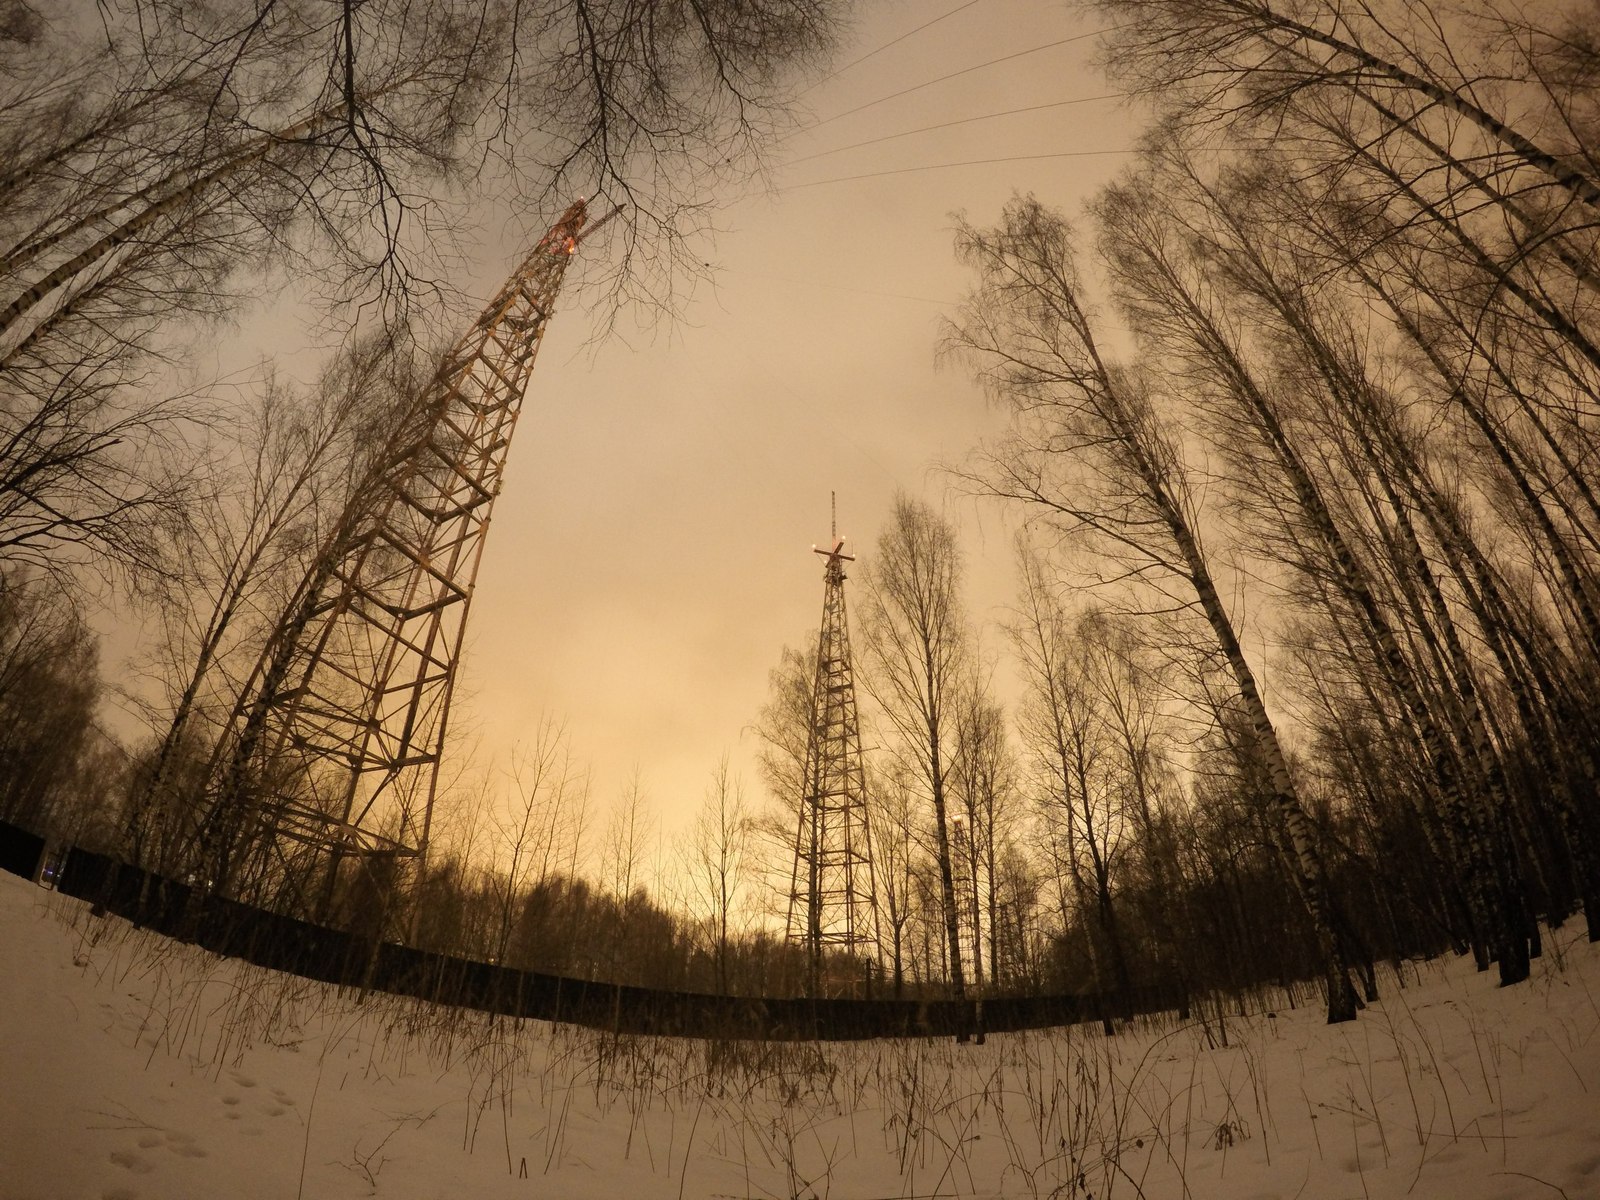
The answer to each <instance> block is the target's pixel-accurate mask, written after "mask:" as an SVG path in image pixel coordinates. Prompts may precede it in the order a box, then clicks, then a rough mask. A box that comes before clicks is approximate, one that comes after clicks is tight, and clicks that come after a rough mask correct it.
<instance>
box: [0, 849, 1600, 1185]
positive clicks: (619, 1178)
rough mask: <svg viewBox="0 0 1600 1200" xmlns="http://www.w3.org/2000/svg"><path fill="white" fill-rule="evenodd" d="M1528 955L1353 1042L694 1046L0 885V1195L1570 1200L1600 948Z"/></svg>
mask: <svg viewBox="0 0 1600 1200" xmlns="http://www.w3.org/2000/svg"><path fill="white" fill-rule="evenodd" d="M1546 945H1547V947H1548V949H1547V953H1546V957H1545V959H1544V960H1543V961H1542V962H1540V963H1537V964H1536V969H1535V976H1534V979H1533V980H1532V981H1531V982H1530V983H1529V984H1526V985H1522V986H1519V987H1517V988H1512V989H1506V990H1500V989H1497V988H1496V987H1495V986H1494V979H1493V975H1492V973H1491V974H1489V975H1478V974H1476V973H1474V972H1473V970H1472V968H1471V963H1470V962H1469V961H1457V962H1450V963H1446V964H1423V965H1420V966H1415V967H1414V966H1411V965H1409V964H1408V965H1407V966H1406V967H1405V968H1403V974H1404V982H1405V985H1406V986H1404V987H1403V988H1402V987H1400V986H1397V983H1398V981H1397V978H1396V976H1395V974H1394V973H1393V972H1391V971H1387V970H1385V971H1384V972H1382V973H1381V976H1380V981H1379V982H1380V986H1381V987H1382V988H1383V989H1384V997H1383V999H1382V1000H1381V1001H1380V1002H1379V1003H1377V1004H1374V1005H1372V1006H1371V1007H1369V1008H1368V1009H1367V1010H1365V1011H1364V1012H1363V1013H1362V1015H1361V1018H1360V1019H1359V1020H1358V1021H1357V1022H1355V1023H1354V1024H1352V1025H1342V1026H1334V1027H1329V1026H1327V1025H1325V1024H1323V1023H1322V1018H1321V1013H1320V1011H1319V1010H1318V1009H1317V1007H1316V1005H1315V1003H1314V1002H1311V1006H1310V1007H1306V1006H1305V1002H1310V1001H1311V998H1310V993H1309V989H1307V990H1306V992H1305V996H1304V1001H1305V1002H1303V1003H1302V1005H1301V1007H1299V1008H1296V1009H1293V1010H1290V1009H1287V1008H1283V1009H1276V1010H1273V1011H1272V1012H1271V1013H1270V1014H1269V1012H1267V1011H1253V1012H1252V1013H1251V1014H1250V1015H1248V1016H1239V1015H1237V1007H1236V1006H1230V1007H1229V1011H1227V1013H1226V1015H1221V1014H1218V1013H1217V1012H1215V1011H1212V1012H1209V1013H1208V1014H1207V1019H1206V1020H1204V1021H1200V1020H1195V1021H1190V1022H1185V1023H1182V1024H1180V1023H1178V1022H1177V1021H1176V1020H1175V1019H1172V1018H1170V1017H1169V1018H1167V1019H1164V1020H1157V1021H1151V1022H1140V1023H1138V1024H1136V1025H1135V1026H1134V1027H1132V1028H1130V1029H1128V1030H1126V1031H1124V1032H1122V1033H1119V1035H1118V1036H1117V1037H1115V1038H1111V1039H1108V1038H1105V1037H1104V1036H1102V1035H1101V1033H1100V1031H1099V1028H1098V1026H1079V1027H1075V1028H1072V1029H1065V1030H1058V1031H1053V1032H1049V1033H1039V1034H1007V1035H998V1036H995V1037H991V1038H990V1039H989V1040H988V1042H987V1044H985V1045H982V1046H956V1045H954V1044H952V1043H950V1042H947V1041H937V1042H918V1041H890V1042H873V1043H861V1044H835V1045H829V1044H822V1045H813V1044H774V1043H741V1042H733V1043H708V1042H700V1041H685V1040H673V1039H651V1038H633V1037H620V1038H619V1037H614V1036H611V1035H608V1034H604V1033H598V1032H595V1031H590V1030H583V1029H578V1028H574V1027H570V1026H562V1027H552V1026H551V1025H549V1024H547V1023H544V1022H533V1021H523V1022H517V1021H510V1020H507V1019H504V1018H492V1017H489V1016H486V1015H484V1014H479V1013H471V1012H464V1011H460V1010H451V1009H445V1008H440V1007H438V1006H434V1005H428V1004H424V1003H420V1002H417V1001H414V1000H409V999H401V998H396V997H389V996H376V995H375V996H369V997H367V998H366V999H365V1001H364V1002H363V1001H362V999H361V997H359V995H357V994H356V993H355V992H353V991H348V990H341V989H337V988H332V987H327V986H325V985H322V984H315V983H310V982H308V981H305V980H300V979H296V978H294V977H291V976H284V975H280V974H276V973H273V972H268V971H264V970H260V969H258V968H254V967H250V966H247V965H244V964H241V963H238V962H236V961H232V960H222V959H218V958H216V957H215V956H213V955H209V954H207V953H205V952H203V951H200V950H197V949H195V948H193V947H187V946H182V945H179V944H176V943H173V942H170V941H167V940H164V939H161V938H158V937H154V936H151V935H149V934H146V933H143V932H140V931H136V930H133V929H132V928H131V927H130V926H128V925H127V924H126V923H125V922H123V921H120V920H118V919H116V918H106V919H104V920H97V919H95V918H92V917H90V916H89V915H88V911H87V907H86V906H84V905H82V904H81V903H79V902H77V901H71V900H68V899H66V898H63V897H60V896H56V895H54V894H52V893H48V892H45V891H42V890H40V889H38V888H35V887H33V886H32V885H30V884H28V883H27V882H26V881H24V880H20V879H17V878H15V877H12V876H0V1031H3V1036H0V1198H3V1200H188V1198H191V1197H193V1198H195V1200H200V1198H205V1200H210V1198H213V1197H216V1198H223V1197H230V1198H231V1197H240V1198H249V1197H262V1198H269V1197H270V1198H273V1200H280V1198H295V1200H324V1198H329V1200H339V1198H343V1197H365V1196H382V1197H394V1198H411V1197H415V1198H418V1200H444V1198H447V1197H460V1196H472V1197H475V1198H476V1197H529V1198H531V1197H622V1198H624V1200H646V1198H650V1197H673V1198H676V1197H781V1198H789V1200H793V1198H798V1197H815V1198H817V1200H824V1198H826V1200H877V1198H880V1197H882V1198H887V1197H916V1198H919V1200H921V1198H932V1197H941V1198H944V1197H994V1196H1006V1197H1013V1196H1015V1197H1043V1196H1051V1197H1060V1198H1063V1200H1090V1198H1091V1197H1092V1198H1093V1200H1116V1198H1118V1197H1141V1196H1142V1197H1149V1198H1151V1200H1166V1198H1168V1197H1171V1198H1173V1200H1180V1198H1188V1197H1193V1198H1195V1200H1204V1198H1210V1197H1218V1198H1221V1197H1227V1198H1228V1200H1290V1198H1292V1197H1293V1198H1299V1200H1346V1198H1349V1200H1378V1198H1380V1197H1401V1196H1414V1197H1436V1196H1437V1197H1448V1198H1449V1200H1521V1198H1522V1197H1530V1198H1531V1197H1544V1198H1548V1200H1560V1198H1561V1197H1566V1198H1567V1200H1580V1198H1586V1197H1596V1196H1600V947H1592V946H1589V945H1587V944H1586V943H1584V942H1583V941H1582V940H1581V935H1580V934H1579V933H1578V932H1577V931H1576V928H1575V926H1569V927H1568V928H1567V929H1565V930H1561V931H1557V932H1555V933H1553V934H1552V935H1551V936H1550V937H1549V938H1548V939H1547V942H1546ZM1283 999H1284V997H1282V996H1281V994H1278V995H1275V996H1274V997H1273V998H1272V1003H1274V1004H1276V1003H1280V1002H1281V1001H1282V1000H1283ZM1224 1041H1225V1044H1224Z"/></svg>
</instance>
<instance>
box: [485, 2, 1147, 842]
mask: <svg viewBox="0 0 1600 1200" xmlns="http://www.w3.org/2000/svg"><path fill="white" fill-rule="evenodd" d="M862 7H863V12H862V14H861V19H860V22H859V24H858V26H857V28H856V29H855V30H854V31H853V33H852V35H851V37H850V38H849V40H848V41H847V43H846V45H845V46H844V48H843V49H842V51H841V53H840V55H839V57H838V59H837V63H836V66H838V67H839V68H842V69H839V70H838V71H837V74H835V75H834V76H833V77H831V78H828V79H826V80H824V81H823V82H822V83H820V84H818V85H816V86H814V87H813V88H812V89H811V90H809V91H808V92H807V93H806V94H805V95H804V97H803V104H804V107H805V110H806V111H805V113H804V114H803V120H805V121H808V122H814V124H811V125H810V126H809V128H807V129H805V130H804V131H803V132H801V133H799V134H797V135H795V136H792V137H790V138H788V139H787V140H786V141H785V142H784V143H783V145H782V146H780V147H779V148H778V151H777V153H776V154H775V155H774V163H775V166H776V168H777V169H776V171H775V173H774V175H773V179H772V183H773V188H774V190H773V191H771V192H761V193H759V194H753V195H749V196H747V197H745V198H742V199H740V198H738V197H732V198H730V203H729V204H728V205H727V207H726V208H725V209H724V211H723V213H722V216H721V218H720V225H721V226H722V228H723V229H724V230H725V232H724V233H723V234H721V235H720V236H719V237H718V239H717V241H716V243H715V244H714V245H710V246H707V247H706V258H707V259H708V260H709V261H711V262H712V263H713V264H714V265H715V266H716V268H717V272H716V281H715V284H714V286H712V287H707V288H704V289H702V290H701V292H700V293H698V294H697V295H696V296H695V298H694V300H693V301H692V302H691V303H690V304H689V305H688V307H687V309H686V311H685V314H684V317H683V320H682V321H681V322H679V323H678V324H676V325H675V326H674V327H673V328H672V329H671V330H670V331H667V332H663V333H661V334H659V335H658V336H657V337H656V338H655V340H654V341H650V340H640V339H629V340H628V341H622V340H612V341H610V342H608V343H606V344H604V345H603V346H601V347H600V349H599V351H598V353H596V352H594V351H593V350H592V349H586V348H585V345H584V343H585V342H586V341H587V340H588V338H589V337H590V334H591V332H592V327H591V325H590V323H589V319H588V317H587V316H586V314H585V313H584V312H583V310H582V306H581V305H580V304H578V303H575V302H574V301H573V298H572V297H568V298H566V299H567V301H568V302H567V303H566V304H565V305H564V306H563V310H562V311H561V312H560V313H559V315H558V316H557V318H556V320H555V321H554V323H553V324H552V326H551V329H550V331H549V334H548V335H547V337H546V340H545V344H544V348H543V350H542V351H541V358H540V361H539V364H538V367H537V369H536V371H535V374H534V380H533V384H532V387H531V389H530V392H529V395H528V401H527V405H526V407H525V408H524V411H523V417H522V420H521V423H520V424H519V427H518V435H517V438H518V444H517V445H515V446H514V447H513V448H512V451H511V457H510V462H509V467H508V471H507V481H506V486H505V490H504V492H503V494H502V496H501V498H500V501H499V504H498V507H497V509H496V511H495V516H494V526H493V531H492V534H491V536H490V539H489V543H488V548H487V551H486V554H485V557H484V561H483V566H482V569H481V572H480V575H479V579H478V591H477V596H476V599H475V601H474V608H473V613H472V620H471V626H470V629H469V634H468V638H469V647H470V649H469V657H468V659H467V661H466V664H465V672H466V673H465V676H464V678H463V679H462V681H461V687H460V689H459V690H458V692H457V695H458V697H459V698H460V699H459V700H458V709H457V717H456V718H455V720H456V721H457V722H459V723H460V724H459V725H458V728H459V727H470V728H471V729H473V730H474V731H475V737H476V740H477V743H478V748H477V751H476V756H477V760H478V762H479V763H480V764H482V765H485V766H488V767H490V768H491V769H493V768H495V766H496V764H500V766H501V767H502V768H503V765H504V763H505V761H506V759H507V756H508V755H509V754H510V753H511V751H512V750H513V748H514V747H515V744H516V742H517V740H518V738H519V737H526V736H528V734H529V732H530V731H531V728H532V727H533V726H534V725H536V724H537V723H538V721H539V720H540V719H541V718H542V717H544V716H546V715H548V716H551V717H554V718H556V719H557V720H564V721H565V722H566V726H567V729H568V732H569V734H570V737H571V740H572V747H573V750H574V752H575V754H576V756H577V757H578V758H579V759H580V760H582V761H583V762H584V763H586V764H587V765H588V766H589V767H590V768H591V770H592V780H593V789H594V790H593V803H594V805H595V806H596V809H597V810H598V812H602V813H603V811H604V810H606V809H608V808H609V807H610V806H611V805H612V804H613V803H614V802H615V800H616V798H617V796H618V794H619V793H620V792H621V790H622V789H623V787H624V785H625V784H626V783H627V781H628V779H629V777H630V776H631V775H632V774H633V772H634V770H635V768H637V770H638V772H639V774H640V777H641V779H642V782H643V784H644V787H645V790H646V792H647V794H648V796H649V798H650V801H651V803H652V806H653V808H654V810H655V811H656V813H657V814H659V816H660V819H661V824H662V827H663V829H664V831H665V832H667V833H669V834H670V833H671V832H673V831H674V830H676V829H679V828H681V827H682V826H683V824H684V823H685V822H686V821H687V820H688V816H689V814H690V813H691V812H692V811H693V809H694V808H695V807H696V805H698V803H699V802H700V800H701V798H702V796H703V794H704V792H705V790H706V785H707V782H708V780H709V777H710V774H711V771H712V769H713V768H714V766H715V765H716V763H717V760H718V759H719V758H720V756H721V755H722V754H723V753H724V752H726V753H728V754H729V755H730V757H731V759H732V763H733V766H734V768H735V770H736V771H738V772H739V773H741V774H742V775H743V777H744V780H745V784H746V788H747V792H748V793H749V794H750V795H751V796H752V798H759V797H760V786H759V782H758V779H757V776H756V773H755V770H754V766H753V754H754V750H755V737H754V734H753V733H752V732H751V731H750V729H749V726H750V725H751V723H752V722H753V721H754V720H755V718H756V715H757V713H758V711H759V709H760V707H761V705H762V703H763V701H764V699H765V697H766V694H767V675H768V671H769V670H770V669H771V668H772V667H773V666H774V665H775V664H776V663H777V662H778V659H779V656H780V652H781V650H782V648H783V646H784V645H785V644H786V643H788V644H794V645H799V644H800V642H801V639H802V638H803V637H804V636H805V635H806V633H807V631H808V630H811V629H813V628H815V626H816V624H817V622H818V620H819V619H820V614H821V605H822V569H821V560H820V559H819V558H818V557H817V556H815V555H813V554H812V553H811V547H812V545H813V544H814V543H819V542H822V541H824V540H825V539H826V537H827V535H828V521H829V509H828V505H829V493H830V491H834V492H837V493H838V505H839V522H840V532H842V533H844V534H846V535H847V536H848V537H849V539H850V543H851V545H852V546H853V548H854V549H855V550H856V551H857V552H858V553H861V554H862V555H863V556H865V555H868V554H870V551H871V546H872V544H873V542H874V540H875V539H876V537H877V535H878V533H879V531H880V529H881V528H882V527H883V525H884V523H885V521H886V519H887V515H888V513H889V510H890V506H891V504H892V501H893V497H894V495H895V493H896V491H897V490H904V491H906V492H909V493H911V494H913V495H917V496H921V497H924V498H926V499H928V500H930V501H931V502H933V503H936V504H947V505H948V506H949V511H950V513H951V515H952V516H953V517H955V518H956V519H957V520H958V521H959V523H960V526H961V528H962V531H963V538H964V548H965V552H966V554H967V562H968V569H969V587H968V599H969V603H970V608H971V611H972V614H973V616H974V617H975V618H976V619H977V620H978V621H979V622H980V623H989V622H992V621H993V620H994V619H995V618H996V617H998V616H999V615H1001V613H1000V609H1001V607H1002V606H1004V605H1005V604H1007V603H1009V601H1010V599H1011V593H1012V586H1013V585H1012V573H1011V534H1010V531H1009V528H1008V525H1007V520H1006V518H1005V516H1004V514H1002V513H1001V512H999V511H998V510H996V509H994V508H992V507H979V506H977V505H975V504H974V502H972V501H970V500H964V499H962V498H960V497H958V496H947V486H946V482H945V480H944V479H943V478H942V477H941V475H940V474H939V472H938V469H937V467H938V464H939V463H941V462H952V461H958V460H959V459H960V458H961V456H962V455H963V454H964V453H965V452H966V451H967V450H968V449H969V448H970V447H971V446H972V445H973V444H974V443H975V442H976V441H977V440H978V439H979V438H980V437H982V436H983V435H984V433H985V431H986V430H993V429H994V428H995V426H996V420H997V418H996V415H995V414H994V413H992V412H990V411H988V410H987V409H986V407H985V404H984V401H983V398H982V396H981V395H980V393H979V391H978V389H977V388H976V387H975V386H974V385H973V384H972V382H971V381H970V380H969V379H968V378H967V377H966V376H965V374H964V373H963V372H962V370H961V369H960V368H958V367H955V366H949V367H945V368H943V369H940V368H937V367H936V365H935V361H934V359H935V347H936V344H937V340H938V333H939V323H940V321H941V319H942V318H943V317H944V316H945V315H947V314H949V313H950V312H951V311H952V310H953V307H954V305H955V303H956V301H957V300H958V299H959V297H960V296H961V294H962V292H963V290H964V288H965V287H966V279H965V276H964V272H963V271H962V270H961V269H960V268H959V267H958V266H957V265H956V263H955V261H954V256H953V252H952V226H953V220H952V214H953V213H955V212H957V211H964V212H965V213H967V214H968V215H969V217H970V218H971V219H972V220H974V221H976V222H979V223H991V222H993V221H994V220H996V219H997V218H998V216H999V213H1000V210H1001V207H1002V205H1003V204H1004V203H1005V201H1006V199H1007V198H1008V197H1009V196H1010V195H1011V194H1012V193H1013V192H1029V191H1032V192H1034V193H1036V194H1037V195H1039V196H1040V197H1041V198H1042V199H1044V200H1046V201H1047V202H1049V203H1052V204H1055V205H1058V206H1060V207H1063V208H1065V209H1067V210H1068V211H1072V210H1074V209H1075V208H1076V207H1077V206H1078V205H1079V204H1081V202H1082V201H1083V200H1084V199H1085V198H1086V197H1088V196H1089V195H1090V194H1091V193H1092V192H1093V191H1094V189H1095V188H1096V187H1098V186H1099V185H1100V184H1101V183H1103V182H1105V181H1107V180H1108V179H1110V178H1111V177H1112V176H1113V175H1114V174H1115V172H1116V171H1118V170H1119V169H1120V168H1121V167H1122V166H1124V165H1125V164H1126V163H1127V161H1128V156H1127V154H1126V150H1127V148H1128V147H1129V146H1130V144H1131V142H1132V139H1133V134H1132V132H1131V129H1132V127H1133V120H1132V117H1131V116H1130V114H1129V112H1128V111H1127V110H1126V109H1125V108H1124V107H1123V106H1122V104H1121V103H1120V102H1119V101H1117V100H1115V99H1106V98H1104V97H1105V95H1106V93H1107V92H1109V91H1111V90H1112V89H1111V88H1110V87H1109V86H1108V85H1107V83H1106V82H1105V80H1104V78H1103V77H1102V76H1101V74H1100V73H1099V71H1098V70H1097V68H1096V67H1095V66H1094V61H1093V59H1094V53H1095V50H1094V47H1095V42H1094V39H1093V37H1092V36H1083V35H1086V34H1092V32H1093V30H1094V29H1095V28H1096V25H1095V23H1094V21H1095V19H1094V18H1093V17H1092V16H1088V15H1084V14H1081V13H1079V12H1077V11H1075V10H1073V9H1071V8H1068V7H1067V6H1065V5H1062V4H1057V3H1038V2H1037V0H972V2H971V3H962V2H961V0H941V2H940V3H938V4H933V3H926V2H920V0H919V2H917V3H909V2H907V3H882V2H879V3H872V4H866V5H863V6H862ZM941 14H946V15H943V16H942V17H941ZM930 22H931V23H930ZM922 26H925V27H923V28H919V27H922ZM896 39H900V40H898V41H897V40H896ZM856 60H861V61H856ZM852 64H853V65H852ZM986 64H988V65H986ZM897 93H901V94H898V95H897ZM1018 109H1021V110H1028V111H1022V112H1010V113H1009V115H992V114H1002V113H1008V110H1018ZM852 110H853V111H852ZM930 126H943V127H942V128H926V127H930ZM914 130H916V131H920V132H915V133H910V132H909V131H914ZM902 133H907V134H908V135H907V136H903V137H902V136H895V135H898V134H902ZM866 142H870V143H871V144H868V145H860V144H859V143H866ZM951 164H960V165H951ZM597 241H598V239H597ZM520 253H521V250H520V249H519V248H517V247H515V246H513V245H511V244H509V243H508V244H507V245H506V246H505V247H504V250H503V254H502V255H501V257H499V258H498V260H490V261H486V263H485V265H484V266H483V268H482V269H483V270H484V272H485V278H486V280H489V282H488V283H486V289H487V288H492V287H493V286H494V284H495V283H496V282H498V277H500V276H503V274H504V273H505V271H506V270H509V269H510V267H511V266H512V265H513V264H514V262H515V261H516V260H517V258H519V257H520ZM577 278H578V276H569V283H568V286H569V289H570V288H571V285H572V283H573V282H574V280H575V279H577ZM987 644H988V648H989V650H990V651H991V653H997V652H998V651H999V650H1000V644H999V639H998V637H997V636H995V635H994V633H993V631H992V630H991V631H990V633H989V636H988V638H987Z"/></svg>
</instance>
